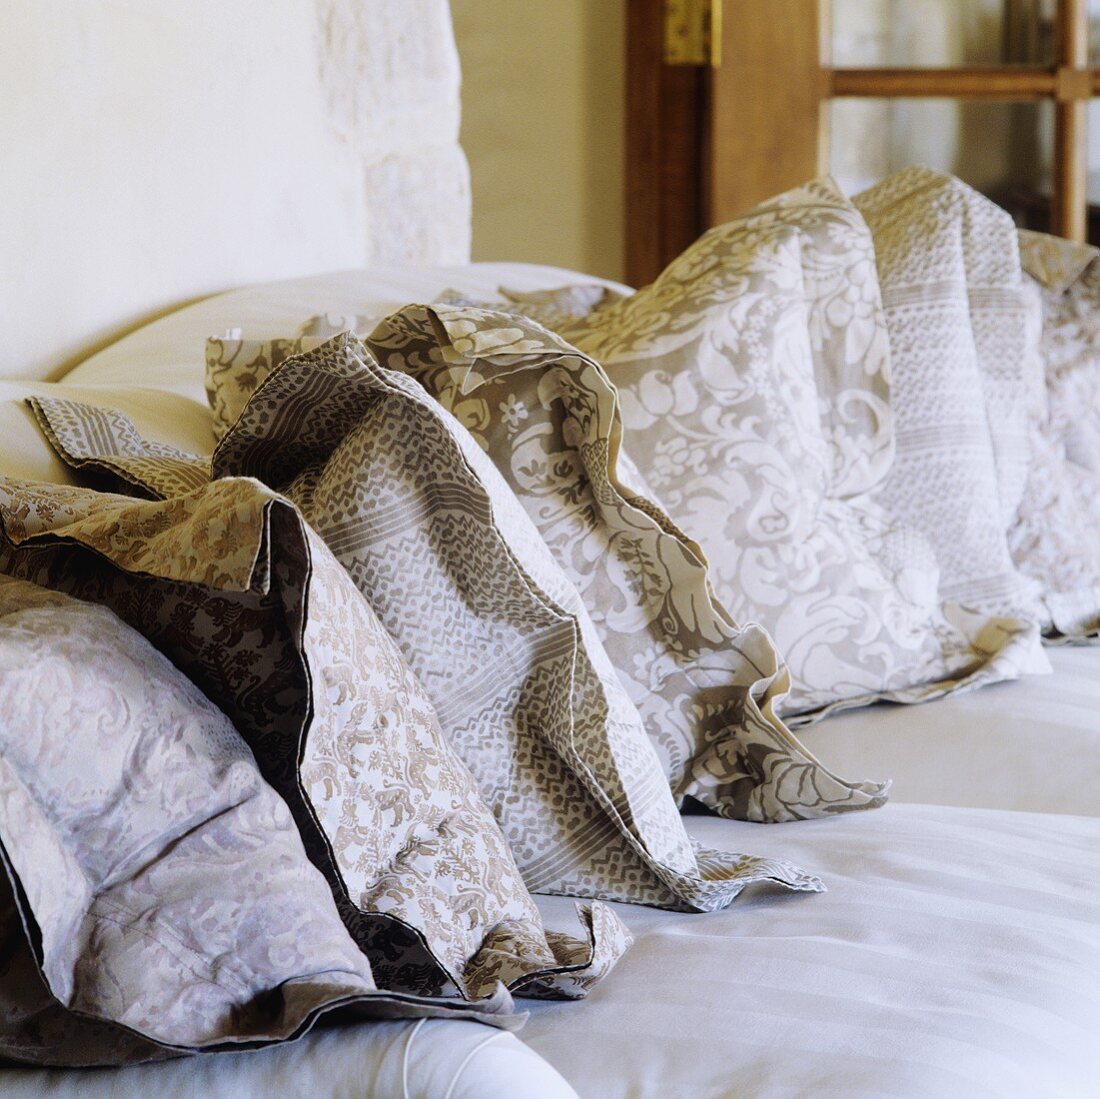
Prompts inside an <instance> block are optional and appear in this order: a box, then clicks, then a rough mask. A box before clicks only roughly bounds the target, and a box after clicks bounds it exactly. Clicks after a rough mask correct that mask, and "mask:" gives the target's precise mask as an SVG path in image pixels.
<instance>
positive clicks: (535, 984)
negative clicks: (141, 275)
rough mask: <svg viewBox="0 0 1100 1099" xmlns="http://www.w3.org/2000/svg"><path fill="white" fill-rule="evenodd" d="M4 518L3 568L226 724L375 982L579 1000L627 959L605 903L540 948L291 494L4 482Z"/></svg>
mask: <svg viewBox="0 0 1100 1099" xmlns="http://www.w3.org/2000/svg"><path fill="white" fill-rule="evenodd" d="M47 408H48V406H46V405H44V406H43V409H42V410H41V411H42V414H44V415H48V412H47ZM66 412H67V413H68V414H70V415H71V414H72V407H71V406H70V407H69V408H67V409H66ZM54 426H55V429H56V430H57V431H58V434H59V435H60V434H62V433H63V426H62V423H61V421H60V420H59V421H56V422H55V424H54ZM0 509H2V510H0V515H2V518H3V523H4V534H5V536H6V539H7V542H8V545H7V549H6V551H5V553H4V558H5V559H4V561H3V565H4V571H6V572H8V573H12V574H18V575H21V576H24V577H27V578H30V579H34V580H36V581H38V582H40V583H42V584H43V585H45V586H48V587H52V588H58V589H62V590H65V591H67V592H69V593H70V594H74V595H77V596H79V597H81V598H86V599H90V600H92V601H94V602H96V603H98V604H101V605H103V606H106V607H109V608H111V609H112V610H114V611H116V612H117V613H118V614H119V615H120V617H122V618H123V619H124V620H126V621H127V622H128V623H129V624H130V625H131V626H133V627H134V628H135V629H138V630H139V631H141V632H142V634H143V635H144V636H146V637H147V638H148V639H149V640H150V641H151V642H152V643H153V644H155V645H156V647H157V648H158V649H160V651H161V652H163V653H164V654H165V655H166V656H167V657H168V658H169V659H170V660H172V661H173V663H175V664H176V665H177V666H178V667H179V668H180V669H181V670H182V671H183V672H184V673H186V674H187V675H188V676H189V677H190V678H191V679H192V681H193V682H194V683H195V684H196V685H197V686H198V687H199V688H200V689H202V690H203V691H204V693H205V694H206V695H207V696H208V697H209V698H210V699H211V701H212V702H213V703H214V704H216V705H218V706H219V707H220V708H221V709H222V710H223V712H224V713H225V714H226V715H227V716H228V717H229V718H230V719H231V720H232V722H233V724H234V725H235V727H236V728H237V729H238V730H239V732H240V733H241V734H242V735H243V737H244V738H245V740H246V741H247V742H248V744H249V746H250V747H251V749H252V751H253V752H254V754H255V756H256V759H257V761H258V764H259V767H260V770H261V773H262V774H263V775H264V778H265V779H266V780H267V781H268V782H269V783H270V784H271V785H272V786H273V787H274V788H275V790H276V791H277V792H278V793H279V794H280V795H281V796H282V797H283V798H284V800H285V801H286V803H287V804H288V805H289V807H290V810H291V813H292V814H293V817H294V820H295V823H296V824H297V827H298V830H299V832H300V833H301V836H302V839H303V842H304V844H305V849H306V852H307V854H308V855H309V857H310V859H311V860H312V861H313V863H314V864H315V865H316V866H317V867H318V868H319V869H320V870H321V871H322V872H323V873H324V875H325V877H326V878H327V879H328V882H329V885H330V887H331V889H332V893H333V896H334V897H335V899H336V903H337V906H338V908H339V911H340V915H341V916H342V917H343V919H344V922H345V924H346V925H347V927H348V929H349V931H350V932H351V933H352V935H353V937H354V939H355V941H356V942H357V943H358V945H359V947H360V948H361V949H362V950H363V951H364V952H365V953H366V955H367V957H368V959H369V960H370V963H371V967H372V971H373V974H374V978H375V980H376V982H377V983H378V984H379V986H381V987H385V988H387V989H389V990H393V991H399V992H405V993H411V994H415V995H438V994H440V993H442V992H444V991H446V990H448V989H455V990H457V991H458V993H459V994H460V995H461V996H462V997H463V998H466V999H470V1000H479V999H481V998H484V997H486V996H492V995H493V994H494V991H495V989H496V987H497V985H498V982H504V983H505V984H507V985H509V986H511V987H513V988H515V989H517V990H518V989H520V988H523V989H524V990H525V991H531V992H537V993H541V994H556V995H566V996H576V995H583V993H584V991H585V989H586V988H587V987H588V985H589V984H591V983H592V982H593V981H595V980H597V979H598V978H599V977H600V976H601V975H602V974H603V973H605V972H606V971H607V970H608V969H609V968H610V967H611V966H612V965H613V964H614V961H615V960H616V959H617V958H618V957H619V956H620V955H621V954H622V952H623V951H624V950H625V949H626V946H627V945H628V943H629V937H628V936H627V935H626V932H625V930H624V929H623V928H622V925H621V924H620V923H619V921H618V920H617V919H616V918H615V917H614V916H612V915H611V913H610V911H609V910H608V909H606V908H605V907H604V906H602V905H598V904H597V905H592V906H588V907H584V908H582V909H581V912H580V914H581V918H582V923H583V925H584V927H585V932H586V936H585V940H581V941H574V940H570V939H568V938H566V937H565V936H560V935H559V936H555V937H554V938H553V940H551V939H548V938H547V936H546V935H545V933H544V931H543V929H542V926H541V923H540V921H539V918H538V914H537V911H536V909H535V907H534V904H533V902H532V900H531V898H530V896H529V894H528V892H527V890H526V889H525V888H524V886H523V882H522V879H521V877H520V874H519V871H518V869H517V868H516V865H515V861H514V859H513V858H512V856H511V854H510V852H509V850H508V847H507V844H506V843H505V841H504V838H503V837H502V836H501V834H500V830H499V828H498V827H497V825H496V822H495V821H494V820H493V818H492V814H491V813H490V811H489V809H488V807H487V806H486V805H485V804H484V802H483V801H482V800H481V799H480V798H479V797H478V794H477V790H476V786H475V784H474V782H473V779H472V778H471V776H470V774H469V772H468V771H467V770H466V768H465V767H464V766H463V764H462V762H461V761H460V760H459V759H458V757H457V756H456V755H455V753H454V752H453V750H452V749H451V747H450V746H449V744H448V743H447V741H446V739H445V738H444V736H443V733H442V731H441V729H440V727H439V723H438V719H437V718H436V715H435V712H434V710H433V708H432V706H431V703H430V702H429V701H428V699H427V697H426V696H425V694H424V691H423V689H422V688H421V686H420V684H419V683H418V682H417V680H416V679H415V678H414V676H413V675H412V674H411V672H410V670H409V668H408V666H407V664H406V663H405V661H404V660H403V659H402V657H401V655H400V653H399V652H398V650H397V648H396V647H395V645H394V643H393V641H392V639H391V638H390V637H389V636H388V634H387V633H386V632H385V630H384V628H383V627H382V626H381V624H380V623H379V621H378V619H377V617H376V616H375V615H374V613H373V612H372V611H371V609H370V607H369V606H368V605H367V604H366V603H365V602H364V600H363V599H362V598H361V597H360V596H359V594H358V592H357V591H356V590H355V588H354V586H353V585H352V583H351V580H350V579H349V578H348V576H347V574H346V573H345V572H344V570H343V569H342V568H341V567H340V565H339V564H337V562H336V561H335V560H334V559H333V557H332V555H331V554H330V553H329V551H328V550H327V549H326V547H325V546H324V544H323V543H322V542H321V541H320V539H318V537H317V536H316V534H314V533H313V532H312V531H311V530H310V529H309V528H308V527H307V526H306V525H305V523H303V521H302V519H301V517H300V515H299V514H298V513H297V512H296V511H295V510H294V509H293V507H291V505H290V504H288V503H287V502H286V501H285V500H282V499H280V498H279V497H278V496H276V495H275V494H274V493H272V492H270V491H269V490H267V489H265V488H263V486H261V485H259V484H257V483H256V482H254V481H249V480H246V479H224V480H220V481H217V482H214V483H208V484H207V485H206V486H205V487H204V488H203V489H201V490H198V491H197V492H193V493H190V494H188V495H185V496H175V497H171V498H169V499H167V500H165V501H154V502H140V501H135V500H133V499H132V498H128V497H120V496H111V495H105V494H101V493H95V492H91V491H89V490H83V489H72V488H62V487H59V486H50V485H35V484H27V483H20V482H6V483H5V484H3V486H2V487H0Z"/></svg>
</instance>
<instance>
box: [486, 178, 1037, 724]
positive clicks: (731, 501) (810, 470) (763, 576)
mask: <svg viewBox="0 0 1100 1099" xmlns="http://www.w3.org/2000/svg"><path fill="white" fill-rule="evenodd" d="M873 258H874V253H873V251H872V248H871V240H870V234H869V232H868V230H867V228H866V226H865V225H864V224H863V222H862V220H861V218H860V216H859V214H858V213H857V212H856V211H855V209H854V208H853V207H852V205H851V204H850V203H849V202H847V200H845V199H844V198H843V197H842V196H840V195H839V194H838V193H837V192H836V189H835V187H833V186H832V185H831V184H828V183H817V184H811V185H809V186H807V187H805V188H800V189H798V190H796V191H793V192H790V193H789V194H786V195H784V196H781V197H780V198H779V199H776V200H774V201H772V202H769V203H765V204H764V205H763V206H761V207H758V208H757V209H756V210H754V211H751V212H750V213H748V214H746V215H745V216H744V217H742V218H740V219H738V220H736V221H734V222H731V223H729V224H727V225H724V226H720V227H718V228H716V229H713V230H711V231H710V232H709V233H707V234H706V235H704V236H703V237H702V238H701V239H700V240H699V241H698V242H697V243H696V244H694V245H692V247H691V248H689V249H688V250H687V251H686V252H685V253H684V255H682V256H681V257H680V258H679V259H677V260H675V261H674V262H673V263H672V264H671V265H670V267H669V268H668V269H667V270H666V271H664V272H663V273H662V274H661V276H660V277H659V278H658V279H657V281H656V282H655V283H653V285H652V286H649V287H646V288H644V289H642V290H640V291H638V293H636V294H635V295H633V296H632V297H630V298H627V299H626V300H624V301H622V302H620V303H618V304H615V305H612V306H609V307H607V308H605V309H602V310H600V311H598V312H596V313H593V314H592V315H591V316H590V317H589V318H588V319H586V320H585V321H582V322H581V323H579V324H578V325H576V326H574V327H572V328H569V329H567V330H566V332H565V335H566V337H567V338H568V339H569V340H570V341H571V342H572V343H574V344H575V345H576V346H577V347H578V348H580V350H582V351H584V352H585V354H586V355H588V356H589V357H590V358H591V359H593V360H596V361H598V362H599V363H600V364H601V365H602V366H603V368H604V370H605V371H606V373H607V376H608V377H609V378H610V380H611V382H612V383H614V385H615V387H616V388H617V389H618V391H619V397H620V401H621V409H622V422H623V429H624V432H625V435H624V449H625V450H626V451H627V452H628V453H629V455H630V456H631V457H632V458H633V460H634V462H635V463H636V464H637V466H638V468H639V470H640V472H641V475H642V477H643V478H644V480H645V483H646V484H647V485H648V486H649V489H650V490H651V491H652V492H653V493H656V494H657V497H658V498H659V499H660V502H661V504H662V505H663V506H664V507H665V508H666V509H667V511H668V513H669V514H670V515H671V517H672V519H673V520H674V521H675V522H676V523H677V524H678V525H679V526H681V527H682V528H683V530H684V531H686V532H687V534H688V535H690V536H691V537H692V538H695V539H697V540H698V541H699V543H700V544H701V545H702V547H703V549H704V550H705V551H706V554H707V557H708V558H709V560H710V563H711V570H710V575H711V580H712V582H713V585H714V590H715V592H716V594H717V596H718V598H719V599H720V600H721V602H722V603H723V604H724V606H725V607H726V608H727V610H728V611H729V613H730V614H731V615H732V616H733V618H734V619H735V620H737V621H739V622H759V623H760V624H761V625H763V626H764V627H765V628H766V629H767V630H768V632H769V633H770V634H771V635H772V637H774V639H775V642H776V646H777V648H778V649H779V651H780V652H781V653H782V654H783V656H784V659H785V660H786V662H787V664H788V665H789V668H790V672H791V679H792V688H791V691H790V694H789V696H788V697H787V698H786V699H785V700H783V701H782V702H781V703H780V704H779V707H778V708H779V711H780V713H781V714H783V716H785V717H788V718H790V719H792V720H793V719H795V718H800V719H805V718H808V717H811V716H820V715H821V714H823V713H825V712H828V711H829V710H831V709H835V708H837V707H838V706H845V705H853V704H860V703H864V702H867V701H870V700H872V699H874V698H882V697H887V698H892V699H895V700H898V701H920V700H924V699H928V698H931V697H936V696H938V695H941V694H944V693H947V692H949V691H952V690H957V689H960V688H963V687H973V686H976V685H978V684H980V683H984V682H991V681H995V680H998V679H1004V678H1008V677H1012V676H1015V675H1018V674H1019V673H1020V671H1021V670H1022V669H1023V668H1026V667H1029V666H1030V664H1031V662H1032V661H1033V660H1034V653H1035V650H1036V647H1037V629H1036V628H1035V626H1033V625H1031V624H1029V623H1026V622H1023V621H1019V620H1013V619H1008V618H998V617H994V616H992V615H990V614H985V615H980V616H974V615H971V614H968V613H967V612H966V611H964V610H963V609H962V608H959V607H951V608H946V609H944V610H941V607H940V594H939V592H938V591H937V577H938V569H937V562H936V558H935V555H934V554H933V552H932V549H931V547H930V546H929V544H928V543H927V541H926V539H924V538H923V537H922V536H921V534H920V533H919V532H918V531H916V530H914V529H913V528H912V527H911V526H910V525H909V524H908V522H907V521H906V517H905V516H902V517H900V518H899V516H897V515H895V514H891V513H890V512H889V511H888V510H887V509H885V508H884V507H882V506H881V505H880V504H879V503H876V502H875V501H874V500H872V499H871V498H870V497H869V495H868V491H867V490H870V489H876V488H877V487H878V486H879V484H880V482H881V481H882V479H883V477H886V481H885V483H886V484H889V483H890V481H891V480H892V479H893V478H894V476H895V474H894V473H893V472H892V471H891V472H890V473H889V474H888V475H887V471H888V470H891V469H892V467H891V466H890V458H891V455H892V446H891V445H889V444H888V443H887V442H885V441H884V436H885V438H886V439H890V438H891V428H890V424H891V421H890V419H889V416H887V415H886V413H885V409H886V404H885V399H884V388H885V384H886V382H885V377H886V352H885V348H886V333H887V328H886V324H885V322H884V319H883V314H882V309H881V306H880V303H879V301H878V292H877V283H876V280H875V268H874V262H873ZM845 288H847V289H845ZM481 373H483V371H481V370H480V368H479V372H478V373H477V377H480V374H481ZM472 384H473V383H467V385H466V388H467V389H470V388H472ZM498 400H499V399H493V400H492V401H491V402H490V403H489V404H488V405H487V407H491V408H493V409H494V410H495V408H496V406H497V402H498ZM530 404H531V402H530V401H527V402H526V405H530ZM526 405H525V407H526ZM822 409H824V414H822V412H821V410H822ZM540 433H541V436H545V437H547V438H552V437H553V436H552V435H550V434H548V433H547V429H546V428H545V427H544V426H543V422H542V417H539V420H538V424H537V425H536V424H534V423H533V424H532V425H530V426H529V425H527V424H525V425H524V431H523V432H522V433H521V434H520V435H517V436H516V451H517V453H516V454H515V455H512V454H509V453H508V450H507V449H505V445H506V440H505V438H504V436H502V435H499V434H498V435H497V436H496V437H495V441H494V446H495V447H496V448H498V463H500V462H509V461H513V460H515V461H520V460H527V459H522V458H521V457H520V455H519V446H520V444H521V443H522V446H523V447H524V448H525V450H527V451H529V450H530V449H531V448H532V447H533V446H535V447H537V446H538V445H540V442H539V440H540V437H541V436H540ZM899 437H900V436H899ZM508 449H510V447H509V448H508ZM555 475H556V474H555ZM991 491H992V492H993V493H994V497H995V495H996V487H995V485H993V486H991ZM993 504H994V507H996V500H995V499H994V501H993ZM1001 541H1002V544H1003V542H1004V535H1003V532H1002V533H1001ZM1004 556H1005V558H1006V559H1007V548H1005V549H1004ZM1006 567H1008V568H1009V570H1010V571H1011V562H1007V566H1006Z"/></svg>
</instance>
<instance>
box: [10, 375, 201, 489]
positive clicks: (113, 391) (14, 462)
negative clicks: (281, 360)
mask: <svg viewBox="0 0 1100 1099" xmlns="http://www.w3.org/2000/svg"><path fill="white" fill-rule="evenodd" d="M34 396H41V397H47V398H49V397H53V398H57V399H59V400H72V401H82V402H85V403H87V404H91V405H94V406H97V407H104V408H113V409H118V410H119V411H121V412H123V413H125V415H126V416H127V418H128V419H130V420H131V421H132V422H133V423H134V424H135V426H136V428H137V430H138V431H139V432H141V433H143V434H145V435H147V436H149V437H151V438H154V439H157V440H159V441H160V442H162V443H164V444H167V445H170V446H173V447H176V448H180V449H182V450H186V451H190V452H195V453H198V454H204V453H209V452H210V451H211V450H212V449H213V447H214V443H215V439H214V433H213V431H212V430H211V415H210V408H209V407H208V405H207V403H206V401H205V400H196V399H193V398H191V397H188V396H184V395H182V394H179V393H173V392H169V391H166V390H157V389H148V388H145V387H144V386H141V385H133V384H125V383H120V384H117V385H72V384H69V383H52V382H23V381H0V475H3V476H5V477H18V478H20V479H23V480H28V481H54V482H57V483H59V484H71V483H73V482H74V481H75V480H76V479H77V478H76V476H75V474H74V473H73V470H72V468H71V467H70V466H69V465H68V464H67V463H66V462H64V461H63V460H62V459H60V458H59V457H58V455H57V453H56V452H55V451H54V450H53V449H52V448H51V447H50V445H49V444H48V443H47V441H46V440H45V439H44V438H43V437H42V432H41V430H40V428H39V426H38V425H37V424H36V422H35V417H34V414H33V412H32V410H31V408H30V407H29V406H28V405H27V398H28V397H34ZM200 396H201V394H200Z"/></svg>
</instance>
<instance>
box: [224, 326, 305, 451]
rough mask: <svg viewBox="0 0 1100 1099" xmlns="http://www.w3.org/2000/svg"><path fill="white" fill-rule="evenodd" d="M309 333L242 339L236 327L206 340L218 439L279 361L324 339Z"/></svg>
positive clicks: (231, 424)
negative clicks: (295, 335) (282, 337)
mask: <svg viewBox="0 0 1100 1099" xmlns="http://www.w3.org/2000/svg"><path fill="white" fill-rule="evenodd" d="M323 342H324V341H323V340H319V339H316V338H312V337H302V338H298V339H291V340H266V341H256V340H244V339H242V338H241V330H240V329H239V328H230V329H228V330H227V331H226V333H225V334H224V335H222V336H211V337H210V339H208V340H207V341H206V397H207V400H209V402H210V407H211V409H212V410H213V412H214V435H215V437H216V438H217V439H221V438H222V436H224V435H225V433H226V432H227V431H228V430H229V429H230V427H232V426H233V424H234V423H235V422H236V420H237V417H238V416H240V414H241V410H242V409H243V408H244V406H245V405H246V404H248V398H249V397H251V396H252V394H253V393H255V392H256V390H257V389H258V388H259V387H260V383H261V382H262V381H263V380H264V378H266V377H267V376H268V374H270V373H271V371H272V370H274V369H275V367H276V366H278V365H279V363H281V362H283V361H284V360H285V359H289V358H290V357H291V356H293V355H297V354H300V353H301V352H302V351H308V350H310V349H312V348H314V347H317V346H318V344H320V343H323Z"/></svg>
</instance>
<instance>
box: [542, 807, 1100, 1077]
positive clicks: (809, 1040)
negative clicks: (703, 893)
mask: <svg viewBox="0 0 1100 1099" xmlns="http://www.w3.org/2000/svg"><path fill="white" fill-rule="evenodd" d="M691 831H692V833H693V834H694V835H695V836H697V837H698V838H699V839H700V840H702V841H703V842H704V843H705V844H707V845H708V846H732V847H734V848H736V849H738V850H753V851H758V852H761V853H762V854H769V853H772V854H778V853H782V854H783V856H784V857H786V858H791V859H794V860H796V861H797V862H799V863H800V864H801V865H803V866H806V867H808V868H810V869H812V870H815V871H818V872H819V873H820V874H822V875H823V877H824V878H825V880H826V883H827V885H828V887H829V892H828V893H826V894H824V895H823V896H794V895H789V896H785V897H776V896H775V895H774V894H769V895H763V894H757V895H756V896H755V897H749V896H747V895H746V896H744V897H742V898H741V899H740V900H738V901H736V902H735V903H734V905H733V906H732V907H731V908H729V909H727V910H726V911H724V912H718V913H712V914H709V915H682V914H676V913H671V912H661V911H656V910H651V909H642V908H634V907H629V906H623V905H616V906H615V907H616V909H617V910H618V912H619V914H620V915H621V916H622V917H623V919H624V920H625V921H626V923H627V925H628V926H629V927H630V929H631V931H632V932H633V933H634V935H635V939H636V941H635V944H634V947H633V948H632V949H631V950H630V951H629V952H628V953H627V955H626V956H625V957H624V958H623V960H622V961H621V962H620V963H619V966H618V967H617V969H616V970H615V971H614V973H612V974H611V976H610V977H609V978H608V979H607V980H606V981H605V982H604V983H603V984H601V985H599V986H597V987H596V988H595V989H594V990H593V991H592V993H591V994H590V996H589V998H588V999H587V1000H586V1001H584V1002H583V1003H579V1004H536V1005H535V1007H534V1010H533V1011H532V1016H531V1019H530V1021H529V1022H528V1024H527V1026H526V1028H525V1029H524V1030H523V1031H522V1032H521V1034H522V1037H523V1039H524V1040H525V1041H526V1042H527V1043H528V1044H529V1045H530V1046H531V1047H532V1048H533V1049H535V1050H536V1051H538V1052H539V1053H541V1054H542V1055H543V1056H544V1057H545V1058H546V1059H547V1060H548V1061H550V1063H551V1064H553V1065H555V1066H556V1067H557V1068H558V1069H559V1071H561V1073H562V1074H563V1075H564V1076H565V1077H566V1079H567V1080H569V1082H570V1083H572V1084H573V1086H574V1087H575V1088H576V1089H577V1091H578V1093H579V1094H580V1095H581V1096H582V1099H670V1097H679V1096H684V1097H688V1096H690V1097H691V1099H735V1097H736V1099H746V1097H752V1099H770V1097H779V1096H783V1097H789V1096H807V1097H814V1099H817V1097H820V1096H830V1095H833V1096H838V1097H839V1096H845V1097H850V1099H858V1097H865V1096H868V1097H869V1096H894V1097H912V1099H941V1097H942V1099H954V1097H956V1096H966V1097H967V1099H972V1097H980V1096H1011V1097H1019V1099H1025V1097H1027V1099H1033V1097H1038V1096H1048V1097H1051V1099H1055V1097H1057V1099H1087V1097H1094V1096H1097V1095H1100V1042H1098V1041H1097V1035H1098V1034H1100V820H1096V819H1088V818H1080V817H1070V816H1049V815H1043V814H1029V813H1003V812H992V811H989V810H965V809H951V808H942V807H927V806H913V805H892V806H888V807H887V808H885V809H883V810H881V811H878V812H874V813H866V814H854V815H850V816H842V817H837V818H834V819H832V820H821V821H812V822H799V823H795V824H783V825H751V824H741V823H736V822H731V821H720V820H716V819H713V818H695V819H694V820H693V821H692V822H691ZM746 833H751V835H750V834H746ZM568 903H569V902H566V901H562V900H561V899H559V898H547V899H545V902H544V903H541V904H540V906H541V907H543V909H544V913H546V914H547V917H548V920H551V921H552V920H553V919H555V918H556V919H560V918H561V916H562V915H563V912H562V909H563V907H565V906H567V905H568Z"/></svg>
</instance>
